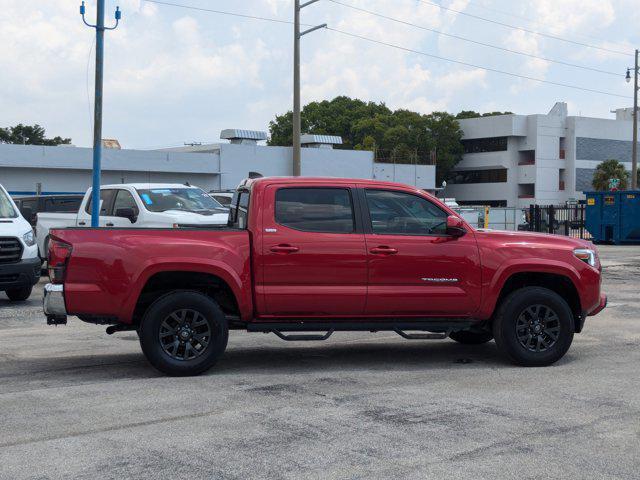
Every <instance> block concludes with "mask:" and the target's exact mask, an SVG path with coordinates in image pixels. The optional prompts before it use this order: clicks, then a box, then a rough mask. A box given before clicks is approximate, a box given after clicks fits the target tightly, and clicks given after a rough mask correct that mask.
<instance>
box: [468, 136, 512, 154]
mask: <svg viewBox="0 0 640 480" xmlns="http://www.w3.org/2000/svg"><path fill="white" fill-rule="evenodd" d="M462 146H463V147H464V153H482V152H505V151H506V150H507V137H492V138H475V139H473V140H462Z"/></svg>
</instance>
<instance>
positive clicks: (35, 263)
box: [0, 257, 42, 291]
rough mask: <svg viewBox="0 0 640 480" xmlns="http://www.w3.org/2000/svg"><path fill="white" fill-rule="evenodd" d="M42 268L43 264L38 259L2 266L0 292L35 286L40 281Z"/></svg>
mask: <svg viewBox="0 0 640 480" xmlns="http://www.w3.org/2000/svg"><path fill="white" fill-rule="evenodd" d="M41 268H42V262H40V259H39V258H37V257H36V258H27V259H25V260H20V261H19V262H16V263H7V264H3V265H0V291H3V290H9V289H10V288H21V287H31V286H33V285H35V284H36V283H38V280H40V269H41Z"/></svg>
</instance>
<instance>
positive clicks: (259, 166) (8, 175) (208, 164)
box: [0, 130, 435, 195]
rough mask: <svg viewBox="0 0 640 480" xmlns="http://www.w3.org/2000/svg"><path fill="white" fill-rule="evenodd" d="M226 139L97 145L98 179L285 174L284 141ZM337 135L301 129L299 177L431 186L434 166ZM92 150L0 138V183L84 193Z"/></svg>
mask: <svg viewBox="0 0 640 480" xmlns="http://www.w3.org/2000/svg"><path fill="white" fill-rule="evenodd" d="M221 137H222V138H224V139H228V140H230V142H231V143H220V144H214V145H199V146H193V147H182V148H177V149H169V150H154V151H143V150H126V149H122V150H118V149H110V148H105V149H103V159H102V182H103V183H131V182H171V183H176V182H178V183H185V182H189V183H190V184H192V185H197V186H199V187H201V188H203V189H205V190H231V189H235V187H236V186H237V185H238V183H240V181H241V180H242V179H244V178H246V177H248V176H249V174H250V173H253V172H255V173H259V174H261V175H264V176H287V175H291V174H292V149H291V147H270V146H264V145H258V141H260V140H264V139H265V138H266V135H265V134H264V133H263V132H253V131H245V130H225V131H223V135H221ZM340 141H341V140H340V139H339V137H327V136H317V135H306V136H304V138H303V142H304V143H305V146H306V148H303V150H302V175H303V176H331V177H342V178H365V179H372V178H375V179H379V180H389V181H397V182H401V183H407V184H410V185H415V186H417V187H419V188H423V189H427V190H433V189H434V188H435V166H434V165H394V164H390V163H378V162H375V161H374V157H373V153H372V152H368V151H354V150H337V149H333V148H332V146H333V144H335V143H339V142H340ZM92 158H93V157H92V150H91V149H90V148H78V147H62V146H60V147H41V146H29V145H27V146H23V145H0V183H2V184H3V185H4V186H5V188H6V189H7V190H8V191H9V192H10V193H11V194H12V195H32V194H35V193H36V192H40V193H42V194H54V193H84V192H85V191H86V190H87V188H88V187H89V186H90V185H91V169H92Z"/></svg>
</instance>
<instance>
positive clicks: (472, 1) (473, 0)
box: [469, 0, 623, 46]
mask: <svg viewBox="0 0 640 480" xmlns="http://www.w3.org/2000/svg"><path fill="white" fill-rule="evenodd" d="M469 5H471V6H473V7H475V8H481V9H483V10H488V11H489V12H494V13H499V14H501V15H506V16H507V17H512V18H517V19H519V20H524V21H525V22H527V23H530V24H532V25H539V26H540V25H542V26H546V25H545V24H544V23H543V22H541V21H539V20H534V19H532V18H529V17H525V16H523V15H518V14H516V13H513V12H507V11H506V10H499V9H497V8H492V7H487V6H486V5H480V4H479V3H478V2H477V1H476V0H469ZM573 35H576V36H578V37H582V38H589V39H591V40H597V41H599V42H604V41H606V40H604V39H603V38H599V37H594V36H592V35H585V34H584V33H576V32H574V33H573ZM612 43H614V44H617V45H619V46H621V45H623V44H622V43H621V42H619V41H616V42H612Z"/></svg>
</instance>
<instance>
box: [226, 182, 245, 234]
mask: <svg viewBox="0 0 640 480" xmlns="http://www.w3.org/2000/svg"><path fill="white" fill-rule="evenodd" d="M249 195H250V194H249V191H248V190H238V191H237V192H235V193H234V194H233V199H232V200H231V205H230V209H229V226H230V227H232V228H239V229H241V230H245V229H246V228H247V225H248V222H249Z"/></svg>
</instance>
